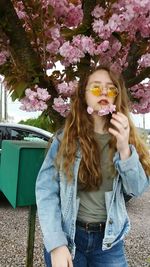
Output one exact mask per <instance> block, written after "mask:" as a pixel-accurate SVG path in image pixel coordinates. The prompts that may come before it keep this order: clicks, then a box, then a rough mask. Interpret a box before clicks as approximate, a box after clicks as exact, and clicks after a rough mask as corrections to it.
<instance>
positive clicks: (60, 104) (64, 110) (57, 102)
mask: <svg viewBox="0 0 150 267" xmlns="http://www.w3.org/2000/svg"><path fill="white" fill-rule="evenodd" d="M52 107H53V109H55V110H56V111H57V112H59V113H60V114H61V116H63V117H66V116H67V115H68V113H69V111H70V104H69V103H68V102H67V100H65V99H63V98H62V97H61V96H59V97H58V98H54V105H53V106H52Z"/></svg>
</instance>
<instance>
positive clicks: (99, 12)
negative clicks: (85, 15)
mask: <svg viewBox="0 0 150 267" xmlns="http://www.w3.org/2000/svg"><path fill="white" fill-rule="evenodd" d="M104 13H105V10H104V8H102V7H101V6H100V5H97V6H96V7H95V8H94V10H93V11H92V13H91V15H92V16H93V17H95V18H96V19H99V18H101V17H103V16H104Z"/></svg>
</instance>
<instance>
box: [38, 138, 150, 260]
mask: <svg viewBox="0 0 150 267" xmlns="http://www.w3.org/2000/svg"><path fill="white" fill-rule="evenodd" d="M60 142H61V140H60V138H59V137H58V136H56V137H55V138H54V140H53V142H52V144H51V147H50V149H49V151H48V153H47V155H46V158H45V160H44V162H43V164H42V167H41V169H40V172H39V175H38V177H37V181H36V201H37V210H38V217H39V221H40V225H41V229H42V233H43V236H44V245H45V247H46V250H47V251H48V252H50V251H51V250H53V249H54V248H56V247H59V246H62V245H67V246H68V248H69V250H70V252H71V255H72V258H74V256H75V249H76V248H75V233H76V218H77V213H78V207H79V204H80V199H79V198H78V199H77V178H78V170H79V165H80V162H81V158H82V155H81V150H80V147H78V150H77V153H76V158H75V162H74V166H73V181H72V182H71V183H68V182H67V177H66V175H65V174H64V172H63V170H62V167H60V170H57V168H56V166H55V158H56V155H57V151H58V148H59V144H60ZM130 151H131V156H130V157H129V158H128V159H127V160H123V161H122V160H121V159H120V155H119V153H118V152H116V154H115V155H114V158H113V162H114V165H115V168H116V170H117V175H116V177H114V182H113V190H112V191H109V192H105V203H106V210H107V220H106V227H105V233H104V238H103V241H102V250H103V251H106V250H110V249H112V248H113V246H115V247H116V245H117V244H118V243H120V241H121V240H123V239H124V237H125V235H126V234H127V233H128V232H129V230H130V221H129V217H128V214H127V210H126V205H125V200H124V193H126V194H127V195H130V196H134V197H137V196H139V195H141V194H142V193H143V192H144V191H145V190H146V188H147V187H148V185H149V184H150V179H149V177H147V176H146V174H145V172H144V169H143V167H142V165H141V163H140V161H139V156H138V154H137V152H136V149H135V147H134V146H133V145H130ZM108 253H109V252H108Z"/></svg>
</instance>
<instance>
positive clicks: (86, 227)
mask: <svg viewBox="0 0 150 267" xmlns="http://www.w3.org/2000/svg"><path fill="white" fill-rule="evenodd" d="M85 229H86V231H88V222H87V223H86V226H85Z"/></svg>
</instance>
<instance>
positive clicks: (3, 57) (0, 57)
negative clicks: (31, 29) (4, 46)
mask: <svg viewBox="0 0 150 267" xmlns="http://www.w3.org/2000/svg"><path fill="white" fill-rule="evenodd" d="M7 56H8V53H7V52H6V51H2V52H0V65H3V64H4V63H5V62H6V61H7Z"/></svg>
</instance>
